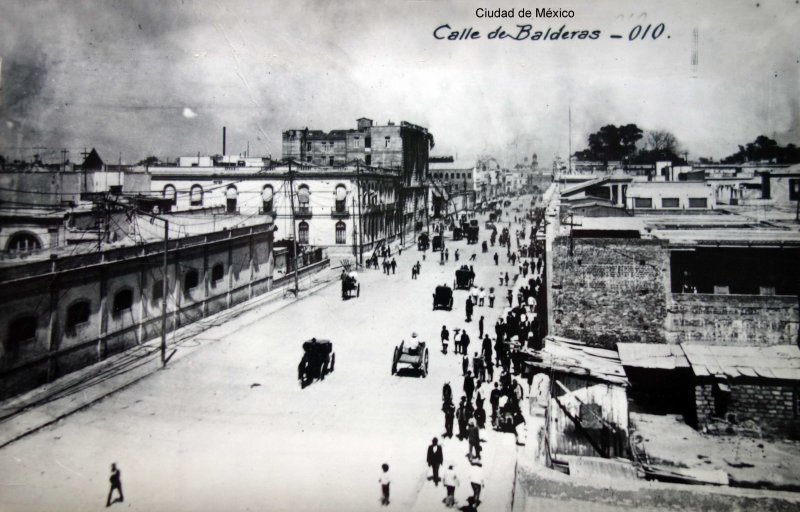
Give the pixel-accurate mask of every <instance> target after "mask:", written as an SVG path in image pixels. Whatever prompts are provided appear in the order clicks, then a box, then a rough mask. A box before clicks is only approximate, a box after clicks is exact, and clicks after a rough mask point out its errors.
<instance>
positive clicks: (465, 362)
mask: <svg viewBox="0 0 800 512" xmlns="http://www.w3.org/2000/svg"><path fill="white" fill-rule="evenodd" d="M468 371H469V356H467V355H466V354H464V357H462V358H461V375H463V376H464V377H466V376H467V372H468Z"/></svg>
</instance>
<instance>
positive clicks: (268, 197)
mask: <svg viewBox="0 0 800 512" xmlns="http://www.w3.org/2000/svg"><path fill="white" fill-rule="evenodd" d="M274 193H275V190H274V189H273V188H272V185H264V188H263V189H262V190H261V200H262V201H263V203H264V205H263V210H264V213H269V212H271V211H273V210H274V209H275V208H274V205H273V200H272V198H273V194H274Z"/></svg>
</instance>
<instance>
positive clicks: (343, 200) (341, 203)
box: [335, 185, 347, 213]
mask: <svg viewBox="0 0 800 512" xmlns="http://www.w3.org/2000/svg"><path fill="white" fill-rule="evenodd" d="M335 208H336V210H335V211H336V213H345V212H346V211H347V189H346V188H345V187H344V185H337V186H336V207H335Z"/></svg>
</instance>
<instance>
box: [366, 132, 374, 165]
mask: <svg viewBox="0 0 800 512" xmlns="http://www.w3.org/2000/svg"><path fill="white" fill-rule="evenodd" d="M364 147H365V148H371V147H372V137H364ZM367 165H369V164H367Z"/></svg>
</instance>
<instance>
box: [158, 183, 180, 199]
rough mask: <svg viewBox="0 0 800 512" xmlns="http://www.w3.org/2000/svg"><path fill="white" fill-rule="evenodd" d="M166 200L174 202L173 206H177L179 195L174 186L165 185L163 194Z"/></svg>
mask: <svg viewBox="0 0 800 512" xmlns="http://www.w3.org/2000/svg"><path fill="white" fill-rule="evenodd" d="M161 195H162V196H163V197H164V199H170V200H172V204H175V202H176V200H177V199H178V193H177V192H176V190H175V186H174V185H165V186H164V191H163V192H162V193H161Z"/></svg>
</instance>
